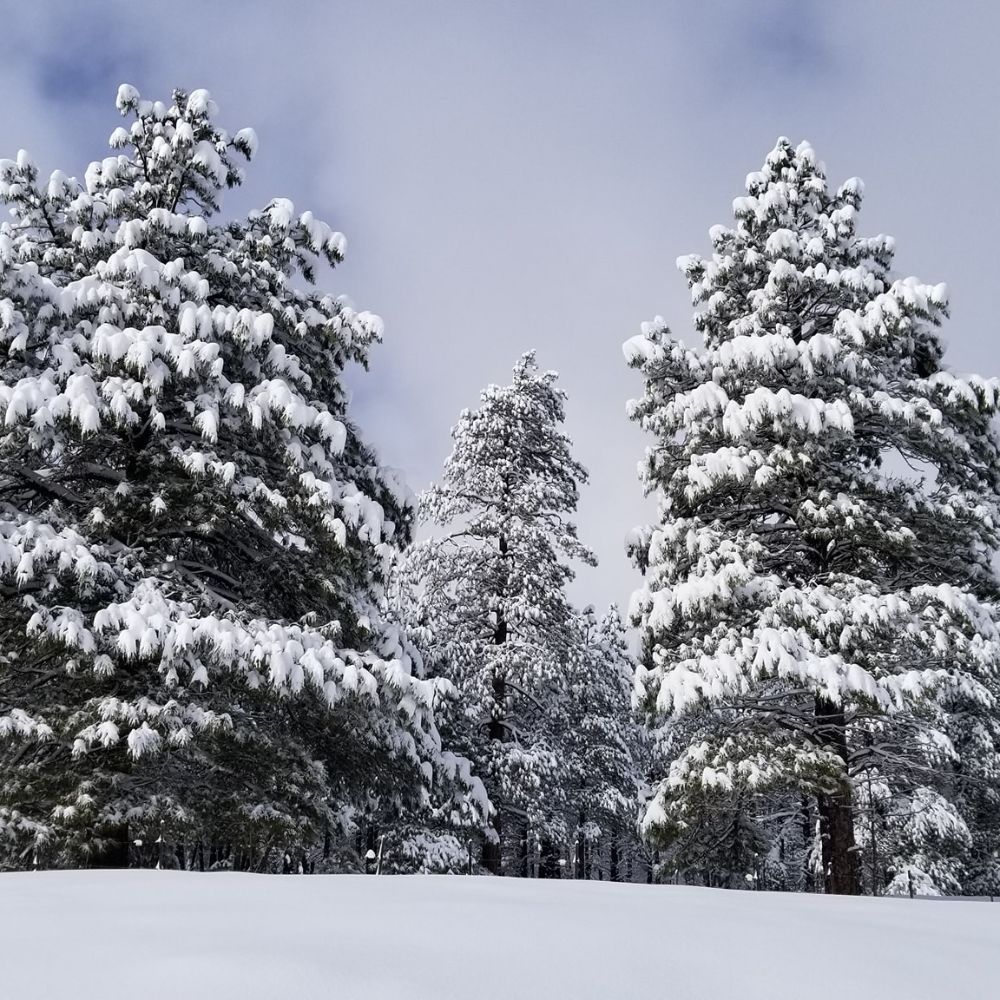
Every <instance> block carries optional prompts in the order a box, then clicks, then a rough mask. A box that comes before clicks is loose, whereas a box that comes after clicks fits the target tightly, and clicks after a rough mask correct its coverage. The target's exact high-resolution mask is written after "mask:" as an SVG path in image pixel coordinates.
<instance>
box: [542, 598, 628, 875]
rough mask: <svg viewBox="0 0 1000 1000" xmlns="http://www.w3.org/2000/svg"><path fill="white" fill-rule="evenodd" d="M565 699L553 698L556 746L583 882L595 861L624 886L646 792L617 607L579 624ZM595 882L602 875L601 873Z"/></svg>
mask: <svg viewBox="0 0 1000 1000" xmlns="http://www.w3.org/2000/svg"><path fill="white" fill-rule="evenodd" d="M575 625H576V628H577V630H578V639H577V641H576V643H575V644H574V647H573V648H572V649H571V651H570V656H569V658H568V661H567V667H566V685H565V690H564V691H563V693H562V697H560V698H558V699H554V700H553V702H552V707H551V715H550V719H551V722H550V728H551V730H552V743H553V745H554V746H557V747H559V753H560V757H561V758H562V761H563V767H564V774H565V776H564V779H563V789H564V794H565V796H566V800H567V807H568V812H567V824H568V826H569V831H570V837H571V841H572V843H573V846H574V850H575V874H576V877H577V878H585V877H590V874H589V873H592V870H593V868H594V866H595V865H594V859H596V860H597V862H598V863H599V864H602V865H603V863H604V862H605V861H606V868H607V872H608V877H609V878H610V879H611V881H615V882H617V881H620V880H621V878H622V875H623V872H624V869H625V859H626V855H627V854H629V853H631V854H632V855H633V857H634V856H635V855H636V853H637V850H638V848H639V845H638V843H637V841H636V820H637V819H638V808H639V791H640V788H642V787H643V786H644V783H645V777H646V775H645V770H644V760H645V754H644V750H645V741H644V738H643V733H642V730H641V727H640V726H639V724H638V721H637V720H636V718H635V716H634V715H633V713H632V687H633V681H634V677H633V674H634V663H633V661H632V658H631V656H630V655H629V650H628V640H627V637H626V633H625V627H624V625H623V624H622V620H621V616H620V614H619V612H618V608H617V607H616V606H615V605H611V607H610V608H609V609H608V611H607V612H606V613H605V614H604V615H603V616H602V617H601V618H598V617H597V615H596V614H595V612H594V609H593V608H586V609H585V610H584V611H583V612H582V613H580V614H579V615H578V616H577V617H576V620H575ZM594 877H596V876H594Z"/></svg>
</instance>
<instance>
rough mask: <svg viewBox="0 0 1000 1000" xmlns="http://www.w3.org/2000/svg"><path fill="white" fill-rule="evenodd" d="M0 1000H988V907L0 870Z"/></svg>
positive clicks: (597, 885)
mask: <svg viewBox="0 0 1000 1000" xmlns="http://www.w3.org/2000/svg"><path fill="white" fill-rule="evenodd" d="M0 997H3V998H4V1000H6V998H10V1000H64V998H65V1000H118V998H122V1000H125V998H129V1000H133V998H141V1000H201V998H204V1000H258V998H259V1000H286V998H288V1000H313V998H316V1000H320V998H322V1000H354V998H357V1000H403V998H420V1000H423V998H428V1000H430V998H433V1000H494V998H496V1000H500V998H503V1000H532V998H536V997H537V998H544V1000H561V998H567V1000H570V998H572V1000H616V998H627V1000H633V998H640V997H641V998H645V997H664V998H676V1000H733V998H739V1000H785V998H788V1000H825V998H831V1000H833V998H836V1000H896V998H899V1000H924V998H926V1000H965V998H968V1000H986V998H990V997H1000V903H995V904H992V905H991V904H990V903H987V902H962V901H956V902H949V903H947V904H937V905H935V904H931V903H928V902H919V901H918V902H913V901H910V900H908V899H902V900H893V899H879V900H871V899H840V898H823V897H816V896H792V895H779V894H772V893H755V892H741V893H737V892H722V891H718V890H707V889H694V888H685V887H674V886H645V885H611V884H608V883H602V882H561V883H560V882H541V881H530V882H529V881H520V880H515V879H509V880H503V879H487V878H465V877H409V878H407V877H395V878H393V877H388V876H385V877H373V876H367V877H366V876H328V877H324V876H319V875H313V876H284V877H282V876H261V875H240V874H228V873H223V874H212V875H198V874H183V873H177V872H153V871H142V872H38V873H29V874H18V875H0Z"/></svg>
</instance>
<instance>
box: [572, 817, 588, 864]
mask: <svg viewBox="0 0 1000 1000" xmlns="http://www.w3.org/2000/svg"><path fill="white" fill-rule="evenodd" d="M579 822H580V828H579V830H578V831H577V834H576V864H575V865H574V867H575V868H576V872H575V873H574V874H575V876H576V878H578V879H579V878H583V877H584V874H585V872H584V865H585V864H586V857H587V845H586V844H585V843H584V841H583V824H584V823H586V822H587V815H586V813H585V812H584V811H583V810H582V809H581V810H580V816H579Z"/></svg>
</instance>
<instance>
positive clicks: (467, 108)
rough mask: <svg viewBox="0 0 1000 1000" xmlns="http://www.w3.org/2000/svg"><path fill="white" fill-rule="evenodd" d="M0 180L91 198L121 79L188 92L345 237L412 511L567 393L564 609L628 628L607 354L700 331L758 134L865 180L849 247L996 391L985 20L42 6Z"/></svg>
mask: <svg viewBox="0 0 1000 1000" xmlns="http://www.w3.org/2000/svg"><path fill="white" fill-rule="evenodd" d="M0 18H2V24H3V40H2V42H0V52H2V56H3V58H2V59H0V95H2V100H0V155H11V154H12V153H13V152H14V151H16V150H17V148H19V147H21V146H24V147H26V148H28V149H29V150H30V151H31V152H32V153H33V154H34V155H35V157H36V159H37V160H39V162H40V164H41V166H42V167H43V169H51V168H53V167H56V166H58V167H60V168H62V169H64V170H66V171H67V172H72V173H76V174H82V172H83V169H84V167H85V166H86V163H87V162H88V161H89V160H90V159H92V158H95V157H98V156H102V155H104V146H103V143H104V140H105V138H106V136H107V135H108V134H109V133H110V132H111V130H112V129H113V128H114V127H115V126H116V124H117V119H116V115H115V112H114V107H113V98H114V93H115V89H116V87H117V84H118V83H119V82H122V81H127V82H129V83H132V84H134V85H135V86H137V87H138V88H139V90H140V91H141V92H142V93H143V94H144V95H146V96H150V97H166V96H169V92H170V90H171V88H172V87H174V86H182V87H187V88H188V89H192V88H194V87H207V88H208V89H209V90H211V92H212V94H213V96H214V97H215V98H216V100H217V101H218V102H219V104H220V105H221V108H222V114H221V121H222V123H223V125H224V126H225V127H228V128H230V130H235V129H237V128H240V127H242V126H244V125H253V126H254V127H255V128H256V129H257V131H258V133H259V135H260V138H261V150H260V154H259V156H258V159H257V161H256V163H255V164H254V165H253V166H252V167H251V168H250V172H249V175H248V183H247V185H246V187H245V188H244V190H243V191H242V192H241V193H240V194H239V195H238V197H235V198H231V199H230V200H229V202H228V203H227V204H228V207H229V209H230V210H237V209H245V208H247V207H249V206H251V205H263V204H265V203H266V202H267V201H268V200H269V199H270V198H271V197H272V196H274V195H284V196H288V197H291V198H292V199H293V200H295V202H296V204H299V205H300V206H301V207H302V208H305V207H309V208H312V209H313V210H314V211H315V212H316V213H317V214H318V215H321V216H323V217H325V218H326V219H327V220H328V221H329V222H330V223H331V224H332V225H334V226H335V227H337V228H339V229H341V230H342V231H343V232H345V233H346V235H347V238H348V261H347V263H346V264H345V265H344V266H343V267H342V268H340V269H338V271H337V272H336V273H335V274H334V275H332V276H331V278H330V282H329V283H330V288H331V290H332V291H335V292H337V293H341V292H343V293H346V294H348V295H349V296H351V298H352V299H353V300H354V301H355V302H357V303H358V305H360V306H362V307H364V308H368V309H371V310H373V311H375V312H378V313H380V314H381V315H382V316H383V317H384V318H385V320H386V340H385V344H384V345H383V346H382V347H381V348H379V349H378V350H377V351H376V352H375V354H374V356H373V359H372V360H373V366H372V374H371V375H370V376H367V377H365V378H362V379H358V380H356V386H357V392H356V403H357V413H356V415H357V417H358V419H359V421H360V422H361V423H362V425H363V426H364V427H365V429H366V431H367V433H368V436H369V437H370V438H371V439H372V440H373V441H374V442H375V443H376V445H377V446H378V447H379V449H380V451H381V453H382V454H383V456H384V458H385V459H386V460H387V461H388V462H389V463H391V464H393V465H396V466H399V467H401V468H403V469H404V470H405V471H406V473H407V476H408V479H409V481H410V483H411V485H412V486H413V487H414V489H419V488H421V487H422V486H424V485H425V484H426V483H427V482H428V481H429V480H430V479H431V478H433V477H434V476H436V475H437V474H438V471H439V470H440V467H441V462H442V460H443V459H444V457H445V455H446V454H447V452H448V450H449V439H448V429H449V427H450V426H451V424H452V423H453V422H454V420H455V418H456V416H457V414H458V412H459V410H460V409H461V408H462V407H463V406H468V405H472V404H474V403H475V400H476V394H477V392H478V389H479V388H480V386H481V385H483V384H485V383H486V382H489V381H500V380H505V379H506V377H507V375H508V373H509V370H510V367H511V366H512V365H513V363H514V360H515V359H516V357H517V356H518V355H519V354H520V353H521V352H522V351H524V350H526V349H527V348H529V347H535V348H537V349H538V355H539V361H540V363H541V364H542V365H544V366H545V367H551V368H555V369H557V370H558V371H560V372H561V373H562V375H563V384H564V387H565V388H566V390H567V391H568V392H569V394H570V403H569V430H570V432H571V433H572V435H573V436H574V438H575V439H576V442H577V452H578V455H579V457H580V458H581V460H582V461H583V462H584V463H585V464H586V465H587V466H588V467H589V468H590V470H591V484H590V485H589V486H588V487H587V489H586V491H585V493H584V496H583V500H582V503H581V509H580V517H579V521H580V528H581V534H582V537H583V538H584V540H585V541H586V542H588V543H589V544H590V545H592V546H593V547H594V548H595V549H596V550H597V552H598V555H599V556H600V558H601V566H600V568H598V569H596V570H589V569H588V570H584V571H583V572H582V573H581V576H580V578H579V580H578V581H577V583H576V584H574V588H573V594H574V597H575V598H576V599H577V600H579V601H580V602H581V603H582V602H588V601H593V602H600V603H603V602H606V601H609V600H612V599H614V600H617V601H619V602H622V603H624V602H625V601H627V598H628V595H629V593H630V591H631V590H632V588H633V586H634V585H635V583H636V576H635V574H634V573H633V572H632V571H631V570H630V568H629V567H628V565H627V563H626V561H625V558H624V555H623V549H622V539H623V537H624V535H625V533H626V532H627V531H628V530H629V528H631V527H632V526H633V525H634V524H635V523H637V522H638V521H640V520H642V519H643V518H644V517H645V516H646V512H647V510H648V507H647V505H646V504H645V503H644V501H643V500H642V498H641V495H640V489H639V485H638V482H637V480H636V476H635V467H636V463H637V461H638V459H639V457H640V454H641V450H642V447H643V441H642V439H641V437H640V435H639V434H638V433H637V432H636V431H635V430H634V429H633V428H631V427H630V426H629V425H628V423H627V421H626V420H625V418H624V406H625V401H626V399H627V398H628V397H629V396H630V395H634V394H635V393H636V392H637V391H638V386H637V383H636V380H635V377H634V376H633V375H632V374H631V373H630V372H629V371H628V370H627V369H626V368H625V366H624V363H623V362H622V359H621V351H620V344H621V342H622V341H623V340H624V339H626V338H627V337H630V336H632V335H633V334H634V333H635V332H637V329H638V325H639V323H640V322H641V321H642V320H645V319H649V318H651V317H652V316H654V315H656V314H661V315H664V316H666V317H667V319H668V320H669V321H670V323H671V324H672V326H673V328H674V330H675V332H677V333H679V334H684V333H685V332H686V331H688V330H689V329H690V323H689V314H690V306H689V305H688V298H687V291H686V289H685V287H684V283H683V281H682V280H681V277H680V275H679V274H677V272H676V271H675V269H674V265H673V261H674V259H675V258H676V257H677V256H678V255H680V254H684V253H691V252H703V251H705V250H707V248H708V239H707V235H706V233H707V230H708V228H709V226H710V225H712V224H713V223H716V222H726V221H728V220H729V218H730V214H729V208H730V204H731V201H732V199H733V198H734V197H736V196H737V195H739V194H740V193H741V191H742V184H743V178H744V177H745V175H746V174H747V173H748V172H749V171H751V170H755V169H757V168H758V167H759V166H760V164H761V161H762V160H763V157H764V155H765V154H766V152H767V151H768V150H769V149H770V148H771V146H772V145H773V143H774V140H775V138H776V137H777V136H778V135H782V134H784V135H788V136H789V137H791V138H792V139H793V140H796V141H798V140H799V139H802V138H808V139H809V140H810V141H812V143H813V145H814V146H815V147H816V149H817V151H818V153H819V155H820V156H821V158H823V159H824V160H825V161H826V163H827V166H828V168H829V174H830V177H831V180H832V181H833V182H834V183H839V181H840V180H842V179H844V178H845V177H847V176H849V175H853V174H857V175H860V176H861V177H863V178H864V180H865V181H866V184H867V199H866V206H865V210H864V212H863V216H862V218H863V225H862V228H863V229H864V230H867V231H872V232H874V231H884V232H889V233H892V234H893V235H895V236H896V238H897V241H898V246H899V253H898V256H897V265H898V267H899V269H900V270H904V271H906V272H914V273H916V274H918V275H919V276H920V277H922V278H925V279H927V280H933V281H947V282H948V283H949V286H950V288H951V291H952V302H953V310H952V315H953V318H952V321H951V322H950V324H949V325H948V327H947V329H946V331H945V337H946V339H947V341H948V343H949V345H950V351H949V355H948V361H949V362H950V363H951V364H952V365H953V366H954V367H955V368H957V369H960V370H979V371H982V372H984V373H985V374H989V375H995V374H1000V357H998V350H997V344H998V340H997V336H996V322H995V319H994V312H995V310H994V298H995V289H996V288H997V285H998V282H997V278H996V275H995V272H996V270H997V266H998V264H1000V260H998V253H997V250H996V247H995V234H996V233H997V232H998V231H1000V203H998V199H997V198H996V197H995V195H994V193H993V190H992V189H993V187H994V186H995V185H996V180H995V178H996V174H997V160H998V151H1000V138H998V117H997V106H998V103H1000V63H998V60H997V58H996V52H995V49H996V38H997V37H998V29H1000V7H998V5H996V4H993V3H989V2H982V3H976V2H972V0H965V2H951V3H947V2H941V3H930V2H920V0H897V2H889V0H885V2H870V3H853V2H839V3H812V2H810V0H798V2H795V0H759V2H753V3H736V2H732V3H722V2H718V3H695V2H687V3H671V2H659V3H654V2H627V0H620V2H610V0H609V2H606V3H584V2H576V3H569V2H555V0H552V2H547V0H534V2H518V0H513V2H512V0H507V2H503V3H487V2H473V0H466V2H462V3H459V2H430V0H426V2H421V0H411V2H400V3H389V2H380V0H367V2H364V3H336V2H327V3H305V2H301V3H296V2H286V3H281V4H275V3H252V2H243V3H237V2H209V0H202V2H199V3H191V2H186V0H172V2H171V3H170V4H152V3H128V4H119V3H110V2H100V0H92V2H90V3H87V4H71V3H55V2H50V3H45V2H38V3H36V4H34V5H31V6H30V7H29V5H25V4H23V3H12V2H8V0H0Z"/></svg>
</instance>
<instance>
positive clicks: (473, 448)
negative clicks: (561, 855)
mask: <svg viewBox="0 0 1000 1000" xmlns="http://www.w3.org/2000/svg"><path fill="white" fill-rule="evenodd" d="M564 409H565V395H564V393H563V392H562V390H561V389H559V388H558V386H557V385H556V374H555V373H554V372H542V371H539V369H538V367H537V365H536V364H535V357H534V354H531V353H529V354H525V355H524V356H523V357H522V358H521V359H520V360H519V361H518V363H517V365H516V366H515V367H514V374H513V380H512V381H511V383H510V384H509V385H505V386H497V385H491V386H489V387H488V388H486V389H485V390H483V392H482V394H481V404H480V406H479V408H478V409H477V410H472V411H466V412H464V413H462V415H461V417H460V418H459V421H458V424H457V425H456V426H455V428H454V429H453V431H452V437H453V439H454V448H453V450H452V453H451V455H450V456H449V458H448V460H447V462H446V463H445V468H444V476H443V477H442V480H441V482H440V483H439V484H437V485H435V486H433V487H431V489H430V490H429V491H428V492H427V494H426V495H425V497H424V500H423V503H422V508H421V511H422V515H423V516H424V517H425V518H426V519H427V520H428V521H430V522H432V523H433V524H436V525H437V526H439V528H441V529H443V530H442V531H441V533H440V534H439V535H438V536H437V537H435V538H433V539H431V540H429V541H427V542H426V543H423V544H421V545H419V546H417V547H416V548H415V550H414V551H413V552H412V554H411V556H410V558H409V562H410V566H409V569H408V571H409V573H410V575H411V576H416V577H418V578H419V579H420V580H421V581H422V587H421V594H420V596H419V598H418V600H417V605H416V607H415V609H414V614H415V616H416V618H417V619H418V620H419V621H421V622H423V623H424V624H426V625H428V626H429V628H430V630H431V632H432V633H433V634H434V635H435V636H436V637H437V639H438V641H439V646H438V648H437V662H438V664H439V669H440V671H441V672H442V674H443V676H444V677H445V678H447V679H448V680H449V681H450V682H452V683H453V684H454V685H455V687H456V688H457V690H458V696H459V704H460V706H461V709H460V711H459V713H458V715H457V717H456V719H455V723H454V738H455V741H456V744H455V745H456V747H457V748H459V749H461V751H462V752H463V753H466V754H468V755H469V757H470V758H471V759H472V760H473V762H474V764H475V769H476V772H477V773H478V774H480V775H481V776H482V777H483V779H484V780H485V782H486V786H487V789H488V792H489V796H490V799H491V801H492V803H493V805H494V807H495V813H494V819H493V836H492V837H489V838H487V840H486V842H485V844H484V847H483V855H482V861H483V865H484V867H485V868H486V869H487V870H489V871H491V872H494V873H497V874H499V873H500V872H501V871H502V869H503V867H504V865H503V859H504V849H505V847H509V846H513V847H514V854H515V856H516V857H517V859H518V860H517V862H516V863H515V864H516V867H517V870H519V871H524V870H525V869H526V867H527V853H528V831H529V830H530V831H531V832H532V835H534V836H537V837H538V838H539V839H540V840H541V841H542V843H543V854H544V855H546V857H547V862H548V863H547V868H546V870H547V871H548V872H549V873H550V874H552V873H555V871H556V868H555V867H554V862H555V856H554V853H555V846H554V845H555V843H556V841H558V840H560V839H563V838H564V837H565V832H566V828H565V810H564V805H565V803H564V788H563V780H562V776H563V761H562V760H561V759H560V756H559V754H558V752H557V748H556V747H555V745H554V744H553V741H552V739H551V734H550V731H549V726H548V722H549V718H548V716H549V712H550V707H549V706H550V703H551V698H552V697H553V696H554V695H556V694H557V693H559V692H561V691H562V690H563V689H564V687H565V683H566V678H565V674H566V662H567V658H568V657H569V655H570V653H571V650H572V647H573V644H574V640H575V634H574V633H575V629H574V625H573V619H572V609H571V608H570V605H569V602H568V601H567V598H566V594H565V586H566V584H567V583H568V582H569V580H570V579H571V578H572V576H573V571H572V569H571V568H570V566H569V565H568V564H567V562H566V560H573V559H576V560H580V561H582V562H585V563H593V562H594V557H593V556H592V555H591V553H590V552H589V550H588V549H586V548H585V547H584V546H583V545H582V544H581V543H580V541H579V540H578V538H577V532H576V527H575V526H574V524H573V522H572V521H571V520H570V518H571V517H572V515H573V513H574V511H575V510H576V504H577V495H578V488H579V485H580V484H581V483H583V482H585V481H586V478H587V474H586V471H585V470H584V468H583V467H582V466H581V465H580V463H579V462H577V461H576V460H575V459H574V458H573V457H572V455H571V454H570V441H569V439H568V438H567V436H566V435H565V434H564V433H563V431H562V430H561V429H560V425H561V424H562V422H563V420H564V417H565V413H564ZM512 825H516V829H517V831H518V832H517V835H516V836H511V826H512Z"/></svg>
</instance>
